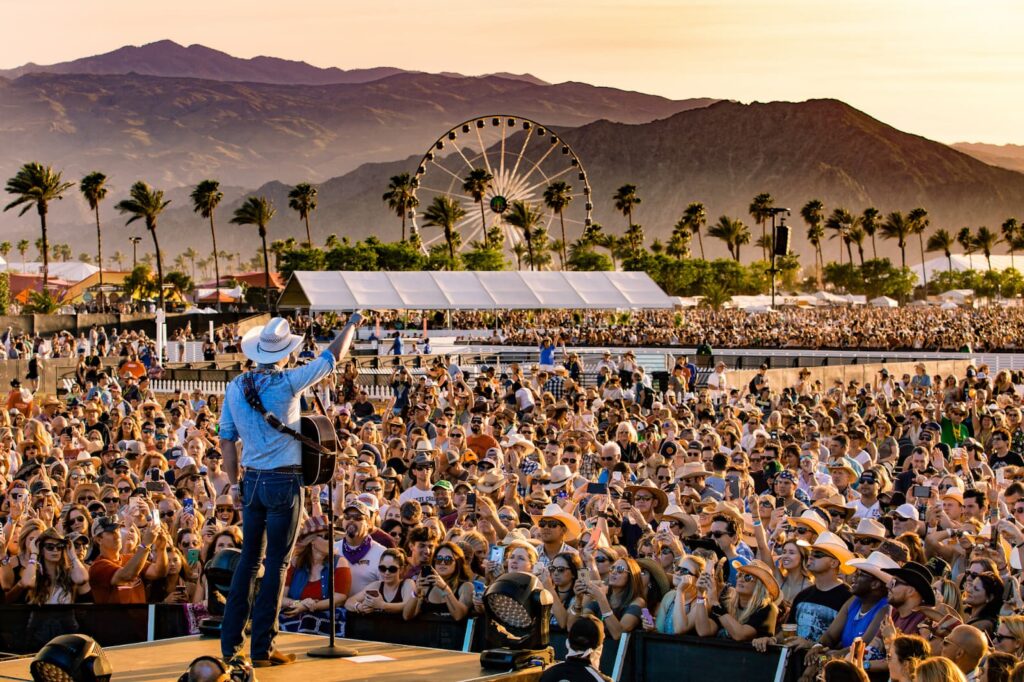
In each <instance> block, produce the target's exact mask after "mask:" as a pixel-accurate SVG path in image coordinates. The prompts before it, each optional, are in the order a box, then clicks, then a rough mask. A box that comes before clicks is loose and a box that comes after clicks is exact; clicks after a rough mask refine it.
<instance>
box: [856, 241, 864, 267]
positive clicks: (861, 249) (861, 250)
mask: <svg viewBox="0 0 1024 682" xmlns="http://www.w3.org/2000/svg"><path fill="white" fill-rule="evenodd" d="M857 255H858V256H860V266H861V267H862V268H863V267H864V247H863V246H861V245H860V244H858V245H857Z"/></svg>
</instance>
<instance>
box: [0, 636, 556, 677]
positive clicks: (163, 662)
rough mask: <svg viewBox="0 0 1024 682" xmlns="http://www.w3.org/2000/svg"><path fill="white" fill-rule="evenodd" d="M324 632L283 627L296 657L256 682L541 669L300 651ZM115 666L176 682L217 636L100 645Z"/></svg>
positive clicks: (367, 651)
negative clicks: (369, 658) (302, 632)
mask: <svg viewBox="0 0 1024 682" xmlns="http://www.w3.org/2000/svg"><path fill="white" fill-rule="evenodd" d="M326 642H327V640H326V638H324V637H314V636H311V635H295V634H289V633H284V632H282V633H281V634H279V635H278V637H277V639H276V640H275V643H276V645H277V647H278V648H279V649H280V650H282V651H287V652H290V653H294V654H296V655H297V656H298V660H297V661H296V662H295V663H293V664H291V665H286V666H281V667H274V668H258V669H257V670H256V679H257V680H258V682H285V681H286V680H287V681H292V680H302V681H303V682H356V681H359V680H365V681H367V682H400V681H401V680H409V679H427V680H431V682H462V681H464V680H481V681H483V680H486V681H487V682H504V681H506V680H509V681H511V680H514V681H515V682H529V681H531V680H537V679H538V678H539V676H540V671H539V670H538V671H529V672H526V671H524V672H520V673H498V674H493V673H491V672H490V671H486V670H483V669H482V668H481V667H480V655H479V654H464V653H461V652H458V651H446V650H443V649H425V648H420V647H411V646H400V645H395V644H385V643H382V642H364V641H357V640H344V639H342V640H338V643H339V644H344V645H345V646H351V647H354V648H356V649H357V650H358V651H359V655H360V656H372V655H379V656H388V657H389V658H392V659H394V660H390V661H380V662H372V663H354V662H352V661H350V660H347V659H344V658H342V659H333V660H332V659H320V658H310V657H308V656H305V655H304V653H305V652H306V651H308V650H310V649H313V648H316V647H318V646H322V645H324V644H325V643H326ZM104 651H105V652H106V655H107V658H108V660H109V661H110V664H111V666H113V668H114V676H113V682H176V680H177V679H178V677H179V676H180V675H181V674H182V673H183V672H184V671H185V668H186V666H187V665H188V664H189V663H190V662H191V661H192V660H193V659H194V658H196V657H198V656H203V655H208V656H220V642H219V641H218V640H216V639H207V638H201V637H198V636H195V637H179V638H176V639H166V640H161V641H156V642H145V643H142V644H131V645H128V646H121V647H110V648H108V649H104ZM31 662H32V657H31V656H29V657H26V658H20V659H17V660H13V661H6V662H3V663H0V680H18V681H25V680H31V679H32V676H31V674H30V673H29V664H30V663H31Z"/></svg>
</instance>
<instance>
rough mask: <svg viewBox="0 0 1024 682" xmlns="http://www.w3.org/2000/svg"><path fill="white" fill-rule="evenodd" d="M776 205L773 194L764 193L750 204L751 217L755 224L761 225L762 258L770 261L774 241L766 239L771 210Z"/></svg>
mask: <svg viewBox="0 0 1024 682" xmlns="http://www.w3.org/2000/svg"><path fill="white" fill-rule="evenodd" d="M774 205H775V199H773V198H772V195H771V194H768V193H767V192H762V193H761V194H758V195H757V196H756V197H754V200H753V201H751V202H750V208H749V209H748V210H749V211H750V217H752V218H753V219H754V222H755V223H760V224H761V242H760V243H761V244H762V246H761V258H762V259H764V260H768V249H769V248H771V244H772V239H771V238H769V239H765V237H766V236H767V235H766V232H765V230H766V229H767V228H766V226H767V224H768V220H770V219H771V217H772V213H771V209H772V207H773V206H774Z"/></svg>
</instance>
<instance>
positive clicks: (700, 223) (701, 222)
mask: <svg viewBox="0 0 1024 682" xmlns="http://www.w3.org/2000/svg"><path fill="white" fill-rule="evenodd" d="M680 222H681V223H684V224H685V225H686V227H687V228H688V229H689V230H690V232H691V233H693V234H695V235H697V243H698V244H699V245H700V259H701V260H705V258H704V238H703V237H701V234H700V228H702V227H704V226H705V225H707V224H708V212H707V209H705V208H704V204H702V203H700V202H699V201H694V202H691V203H690V205H689V206H687V207H686V210H685V211H683V217H682V218H681V219H680ZM678 226H679V223H676V227H678ZM687 250H689V249H687Z"/></svg>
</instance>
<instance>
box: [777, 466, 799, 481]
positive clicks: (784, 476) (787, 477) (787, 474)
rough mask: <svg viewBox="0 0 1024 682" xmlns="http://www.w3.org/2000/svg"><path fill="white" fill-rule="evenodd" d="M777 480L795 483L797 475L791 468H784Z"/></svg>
mask: <svg viewBox="0 0 1024 682" xmlns="http://www.w3.org/2000/svg"><path fill="white" fill-rule="evenodd" d="M777 480H779V481H792V482H793V483H796V476H794V475H793V472H792V471H790V470H789V469H783V470H782V471H780V472H779V475H778V478H777Z"/></svg>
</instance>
